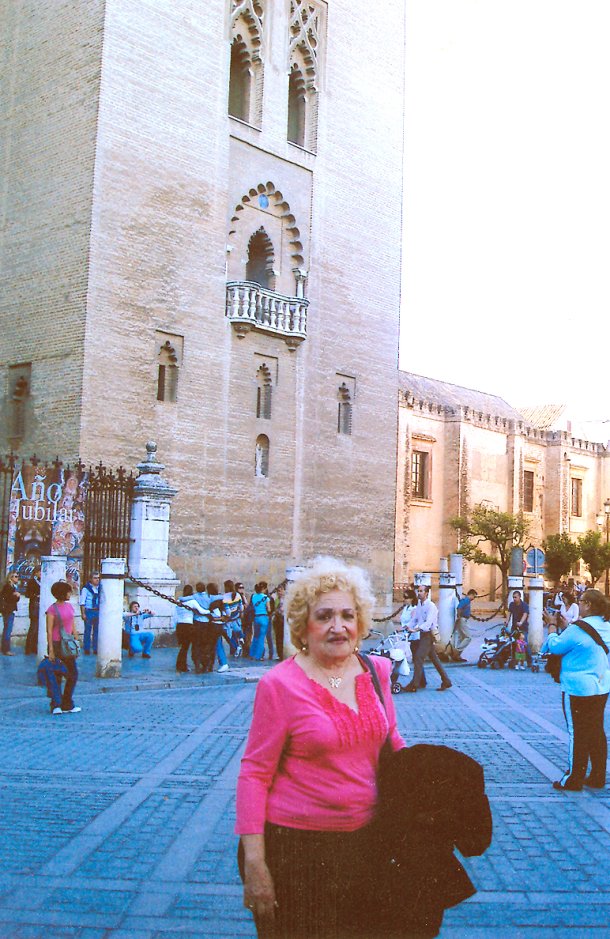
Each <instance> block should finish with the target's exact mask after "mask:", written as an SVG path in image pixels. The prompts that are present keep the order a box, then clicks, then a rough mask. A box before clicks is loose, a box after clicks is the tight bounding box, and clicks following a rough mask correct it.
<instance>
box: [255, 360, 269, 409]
mask: <svg viewBox="0 0 610 939" xmlns="http://www.w3.org/2000/svg"><path fill="white" fill-rule="evenodd" d="M272 394H273V386H272V382H271V372H270V371H269V368H268V367H267V366H266V365H261V367H260V368H259V370H258V371H257V373H256V416H257V417H262V418H264V419H265V420H270V419H271V396H272Z"/></svg>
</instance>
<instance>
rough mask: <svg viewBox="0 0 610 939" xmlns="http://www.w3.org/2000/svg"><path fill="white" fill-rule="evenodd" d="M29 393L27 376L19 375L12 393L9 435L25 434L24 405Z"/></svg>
mask: <svg viewBox="0 0 610 939" xmlns="http://www.w3.org/2000/svg"><path fill="white" fill-rule="evenodd" d="M29 394H30V386H29V382H28V380H27V378H26V377H25V376H24V375H21V376H20V377H19V378H18V379H17V381H16V382H15V387H14V388H13V395H12V400H11V404H12V420H11V437H24V436H25V405H26V400H27V398H28V397H29Z"/></svg>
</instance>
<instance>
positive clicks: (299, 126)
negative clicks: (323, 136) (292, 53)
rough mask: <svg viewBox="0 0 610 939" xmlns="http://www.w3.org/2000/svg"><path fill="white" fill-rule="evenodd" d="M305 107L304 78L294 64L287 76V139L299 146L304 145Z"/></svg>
mask: <svg viewBox="0 0 610 939" xmlns="http://www.w3.org/2000/svg"><path fill="white" fill-rule="evenodd" d="M305 108H306V94H305V79H304V78H303V73H302V72H301V70H300V68H299V67H298V65H296V64H295V65H293V66H292V68H291V69H290V76H289V78H288V140H289V141H290V143H296V144H297V145H298V146H299V147H304V146H305V121H306V114H305Z"/></svg>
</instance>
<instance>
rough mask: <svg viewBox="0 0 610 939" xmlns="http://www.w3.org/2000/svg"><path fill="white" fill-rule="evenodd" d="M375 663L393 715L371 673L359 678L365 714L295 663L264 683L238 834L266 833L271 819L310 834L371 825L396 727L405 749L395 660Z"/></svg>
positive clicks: (243, 776)
mask: <svg viewBox="0 0 610 939" xmlns="http://www.w3.org/2000/svg"><path fill="white" fill-rule="evenodd" d="M372 661H373V662H374V664H375V667H376V669H377V672H378V674H379V679H380V683H381V688H382V691H383V695H384V701H385V706H386V710H387V717H386V714H385V713H384V710H383V708H382V706H381V702H380V700H379V698H378V697H377V694H376V692H375V687H374V685H373V682H372V679H371V676H370V674H369V673H368V672H362V673H361V674H360V675H358V676H357V677H356V702H357V704H358V712H356V711H354V710H353V709H352V708H350V707H349V706H348V705H346V704H343V703H342V702H341V701H337V699H336V698H335V697H334V696H333V695H332V694H331V693H330V691H328V690H327V689H326V688H324V687H322V685H319V684H318V683H317V682H315V681H313V680H312V679H311V678H309V677H308V676H307V675H306V674H305V672H304V671H303V669H302V668H301V667H300V666H299V665H297V664H296V662H295V661H294V658H290V659H287V660H286V661H285V662H281V663H280V664H279V665H277V666H276V667H275V668H273V669H271V671H269V672H267V674H266V675H265V676H264V677H263V678H262V679H261V680H260V682H259V684H258V688H257V690H256V697H255V700H254V714H253V717H252V726H251V728H250V734H249V736H248V742H247V744H246V750H245V753H244V756H243V758H242V761H241V771H240V774H239V779H238V781H237V823H236V826H235V831H236V833H237V834H239V835H251V834H262V832H263V831H264V828H265V822H266V821H268V822H272V823H273V824H275V825H282V826H284V827H287V828H300V829H305V830H309V831H355V830H356V829H357V828H362V827H363V826H364V825H366V824H368V823H369V822H370V821H371V819H372V817H373V813H374V809H375V804H376V801H377V784H376V772H377V763H378V760H379V753H380V750H381V747H382V746H383V743H384V741H385V739H386V737H387V735H388V730H389V734H390V741H391V745H392V747H393V749H394V750H399V749H400V748H401V747H404V746H405V744H404V741H403V739H402V737H401V736H400V734H399V733H398V730H397V729H396V715H395V712H394V702H393V701H392V694H391V691H390V683H389V673H390V669H391V664H392V663H391V662H390V661H389V660H387V659H382V658H379V657H378V656H375V657H374V658H373V660H372ZM388 718H389V727H388Z"/></svg>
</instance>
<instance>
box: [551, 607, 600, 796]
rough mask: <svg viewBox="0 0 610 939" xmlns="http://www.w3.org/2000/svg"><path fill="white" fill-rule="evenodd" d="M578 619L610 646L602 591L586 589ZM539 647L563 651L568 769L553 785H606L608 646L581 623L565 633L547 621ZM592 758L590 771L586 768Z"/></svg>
mask: <svg viewBox="0 0 610 939" xmlns="http://www.w3.org/2000/svg"><path fill="white" fill-rule="evenodd" d="M578 607H579V613H580V620H579V621H582V620H584V622H585V623H588V624H589V626H592V627H593V629H594V630H595V632H596V633H597V635H598V636H599V638H600V639H601V640H602V642H603V643H605V645H606V646H607V647H608V648H610V622H609V621H610V603H609V602H608V600H607V599H606V597H604V595H603V593H601V592H600V591H599V590H585V592H584V593H583V595H582V597H581V598H580V601H579V604H578ZM540 651H541V652H543V653H544V652H552V653H554V654H556V655H560V656H561V674H560V686H561V698H562V704H563V713H564V715H565V719H566V724H567V727H568V734H569V738H570V741H569V769H568V771H567V773H565V774H564V776H563V777H562V778H561V779H560V780H558V781H557V782H554V783H553V787H554V788H555V789H568V790H571V791H572V792H580V790H581V789H582V787H583V785H584V786H588V787H589V788H591V789H603V788H604V786H605V785H606V760H607V756H608V743H607V740H606V734H605V732H604V709H605V707H606V702H607V700H608V692H609V691H610V666H609V665H608V655H607V649H606V651H604V648H603V647H602V646H601V645H600V644H598V642H597V641H596V640H595V638H594V637H593V636H592V635H589V634H588V633H587V632H586V631H585V630H584V629H583V628H582V627H581V626H579V625H578V624H577V623H572V624H571V625H570V626H568V627H567V629H565V630H564V631H563V632H562V633H561V635H557V626H556V625H555V624H552V623H551V624H550V625H549V635H548V638H547V640H546V642H545V643H544V644H543V646H542V649H541V650H540ZM589 761H590V762H591V771H590V773H589V775H588V776H587V768H588V765H589Z"/></svg>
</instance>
